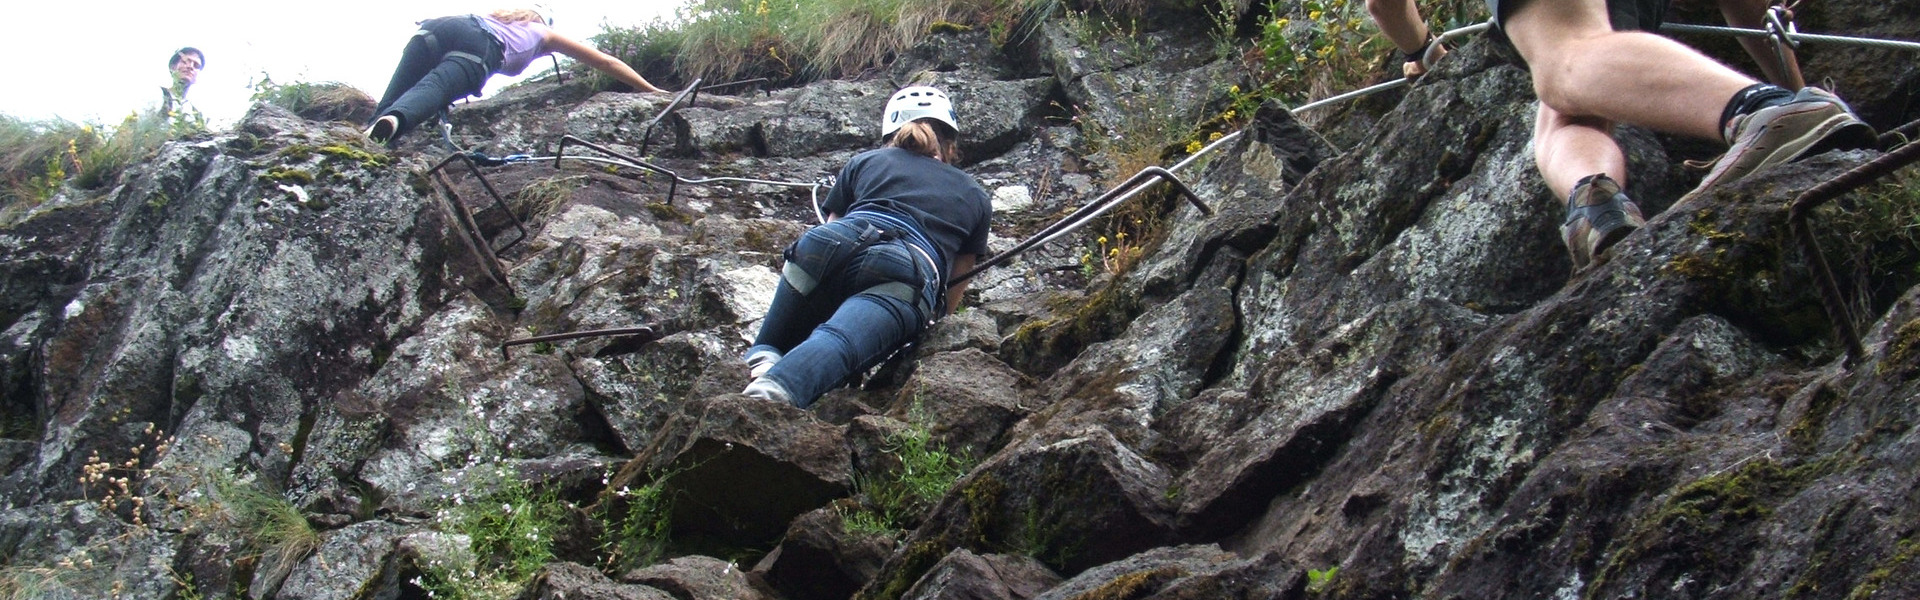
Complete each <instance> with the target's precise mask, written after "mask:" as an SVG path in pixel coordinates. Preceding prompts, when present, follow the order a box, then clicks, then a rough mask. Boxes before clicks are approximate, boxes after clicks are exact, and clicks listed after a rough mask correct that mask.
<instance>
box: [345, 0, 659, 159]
mask: <svg viewBox="0 0 1920 600" xmlns="http://www.w3.org/2000/svg"><path fill="white" fill-rule="evenodd" d="M554 52H559V53H561V54H565V55H567V56H569V57H572V58H573V59H574V60H578V61H580V62H582V63H585V64H586V65H587V66H590V67H593V68H594V69H596V70H598V71H600V72H603V73H606V74H608V75H611V76H613V78H614V79H617V80H619V81H620V82H621V83H624V84H626V85H627V86H628V87H632V88H633V89H635V90H639V91H642V92H663V90H661V89H660V88H657V87H654V86H653V84H652V83H648V82H647V80H646V78H644V77H641V76H640V74H639V73H638V72H635V71H634V70H633V68H632V67H629V66H627V63H625V62H622V61H621V60H620V59H618V58H614V57H613V56H610V55H608V54H606V53H604V52H601V51H599V50H596V49H594V48H593V47H592V46H588V45H585V44H582V43H580V42H577V41H574V40H573V39H572V38H568V37H567V36H564V35H560V34H559V33H556V32H554V31H553V30H552V29H550V28H548V27H547V20H546V19H545V18H544V17H542V16H541V15H540V13H538V12H535V11H532V10H527V9H504V10H496V11H493V12H491V13H487V14H484V15H460V16H455V17H440V18H437V19H427V20H425V21H421V22H420V30H419V31H418V32H416V33H415V34H414V35H413V39H411V40H408V41H407V47H406V50H405V51H404V52H403V53H402V54H401V55H400V66H399V67H396V68H395V69H394V71H393V80H392V81H391V82H389V83H387V91H386V93H385V94H381V95H380V104H379V105H378V106H377V107H376V108H375V109H374V118H373V122H372V123H370V124H369V125H368V127H367V130H366V134H367V137H369V138H373V140H374V141H376V142H382V143H388V144H391V143H393V141H394V140H396V139H398V138H399V137H400V136H402V135H405V134H406V133H407V132H408V131H412V130H413V128H414V127H418V126H419V125H420V123H421V122H422V121H425V120H426V119H427V118H428V117H431V116H433V115H434V114H436V113H439V112H440V109H442V108H445V107H446V106H447V105H448V104H451V103H453V101H454V100H458V99H460V98H463V97H466V96H473V95H478V94H479V93H480V89H481V87H483V86H485V85H486V83H487V78H488V77H491V76H492V75H493V74H495V73H500V74H504V75H509V76H511V75H519V74H520V73H521V72H522V71H525V70H526V68H527V66H528V65H530V64H532V63H533V61H534V60H535V59H538V58H540V57H542V56H546V55H548V54H552V53H554Z"/></svg>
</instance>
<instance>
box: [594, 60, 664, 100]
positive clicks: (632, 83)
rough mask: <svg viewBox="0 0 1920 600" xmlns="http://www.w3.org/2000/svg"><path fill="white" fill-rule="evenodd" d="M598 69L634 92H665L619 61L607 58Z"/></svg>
mask: <svg viewBox="0 0 1920 600" xmlns="http://www.w3.org/2000/svg"><path fill="white" fill-rule="evenodd" d="M599 67H600V71H601V72H604V73H606V74H608V75H612V76H613V78H614V79H618V80H620V83H624V84H627V87H631V88H633V89H635V90H638V91H642V92H664V91H666V90H662V89H660V88H657V87H654V86H653V84H652V83H649V82H648V81H647V78H645V77H641V76H640V73H639V72H638V71H634V70H633V67H629V66H627V63H625V62H621V61H620V59H617V58H613V57H611V56H609V57H607V61H606V63H604V64H601V65H599Z"/></svg>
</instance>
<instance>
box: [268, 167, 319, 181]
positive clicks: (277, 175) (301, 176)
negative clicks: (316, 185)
mask: <svg viewBox="0 0 1920 600" xmlns="http://www.w3.org/2000/svg"><path fill="white" fill-rule="evenodd" d="M260 180H261V181H265V182H267V183H291V184H294V185H310V184H312V183H313V174H312V173H308V172H306V171H305V170H303V169H296V168H293V167H284V166H277V167H273V168H270V169H267V172H266V173H263V174H261V175H260Z"/></svg>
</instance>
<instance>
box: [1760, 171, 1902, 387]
mask: <svg viewBox="0 0 1920 600" xmlns="http://www.w3.org/2000/svg"><path fill="white" fill-rule="evenodd" d="M1915 162H1920V144H1907V145H1905V146H1902V147H1901V148H1900V149H1898V150H1895V151H1893V152H1889V153H1887V154H1886V155H1884V156H1881V157H1879V158H1876V159H1874V160H1873V161H1871V162H1868V163H1866V164H1863V165H1860V166H1858V167H1854V168H1853V169H1852V170H1849V171H1847V172H1845V173H1841V174H1840V175H1839V176H1836V177H1834V178H1833V179H1830V180H1827V181H1825V182H1823V183H1821V184H1819V185H1816V186H1813V187H1812V188H1808V189H1807V191H1805V192H1802V193H1801V194H1800V196H1799V197H1798V198H1795V199H1794V200H1793V204H1792V205H1791V207H1790V208H1788V209H1787V223H1788V224H1789V225H1790V226H1791V227H1792V229H1793V236H1794V238H1795V239H1798V240H1799V242H1800V248H1801V249H1802V250H1803V251H1804V252H1806V254H1807V263H1808V267H1809V268H1811V269H1812V270H1813V275H1814V279H1815V280H1816V281H1817V283H1818V284H1819V287H1820V299H1821V301H1822V304H1823V305H1824V306H1825V307H1826V310H1827V318H1828V319H1830V320H1832V321H1833V328H1834V329H1835V330H1836V331H1838V332H1839V334H1840V341H1841V342H1842V343H1844V344H1846V346H1847V360H1846V366H1847V367H1848V368H1852V367H1853V365H1854V363H1855V362H1856V361H1858V360H1859V359H1860V356H1861V355H1862V354H1863V353H1864V352H1865V351H1864V349H1863V347H1862V345H1861V342H1860V332H1858V331H1855V330H1854V328H1853V315H1852V314H1851V313H1850V312H1849V311H1848V310H1847V304H1846V296H1845V295H1844V294H1842V293H1841V292H1840V283H1839V280H1838V278H1836V277H1834V275H1833V267H1831V266H1829V264H1828V263H1827V256H1826V254H1825V253H1824V252H1822V251H1821V250H1820V241H1819V240H1816V239H1814V237H1813V228H1812V226H1811V225H1810V224H1809V223H1808V219H1809V218H1811V217H1812V215H1813V209H1814V208H1817V207H1819V206H1820V205H1822V204H1825V203H1827V202H1828V201H1830V200H1833V199H1834V198H1838V197H1840V195H1841V194H1845V193H1847V192H1851V191H1853V190H1855V189H1859V188H1860V186H1863V185H1866V184H1868V183H1872V182H1873V181H1875V180H1878V179H1880V178H1882V177H1886V176H1887V175H1889V174H1892V173H1893V172H1894V171H1897V170H1899V169H1900V168H1901V167H1905V166H1907V165H1911V164H1913V163H1915Z"/></svg>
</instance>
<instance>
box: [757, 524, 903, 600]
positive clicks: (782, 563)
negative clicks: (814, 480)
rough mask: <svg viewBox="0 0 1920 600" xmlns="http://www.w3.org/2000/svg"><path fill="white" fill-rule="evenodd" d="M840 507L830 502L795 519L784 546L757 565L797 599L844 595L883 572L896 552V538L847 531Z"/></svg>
mask: <svg viewBox="0 0 1920 600" xmlns="http://www.w3.org/2000/svg"><path fill="white" fill-rule="evenodd" d="M842 510H846V508H845V507H843V506H839V505H835V506H829V507H826V508H822V509H819V510H815V511H812V512H808V513H807V514H804V515H801V516H800V518H798V519H794V520H793V525H792V527H791V528H790V529H788V530H787V533H786V537H785V538H784V539H782V540H781V542H780V546H779V547H777V548H775V549H774V550H773V552H771V553H768V554H767V556H766V558H765V559H762V560H761V561H760V564H759V565H756V566H755V567H754V571H755V572H758V573H763V574H764V577H765V578H766V581H767V584H768V585H771V586H773V588H774V589H775V590H779V592H780V593H781V594H783V595H784V596H785V597H787V598H790V599H793V600H828V599H836V598H846V597H848V596H850V595H852V594H853V593H854V592H855V591H858V590H859V589H860V587H861V586H864V585H866V584H867V582H869V581H872V580H873V576H874V575H875V574H876V573H879V572H880V565H881V564H882V563H884V562H885V561H886V559H887V555H889V554H891V553H893V549H894V540H893V539H892V538H890V537H886V536H884V535H876V534H870V533H853V532H849V531H847V530H846V526H845V524H844V523H843V522H842V520H841V515H842V512H841V511H842Z"/></svg>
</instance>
